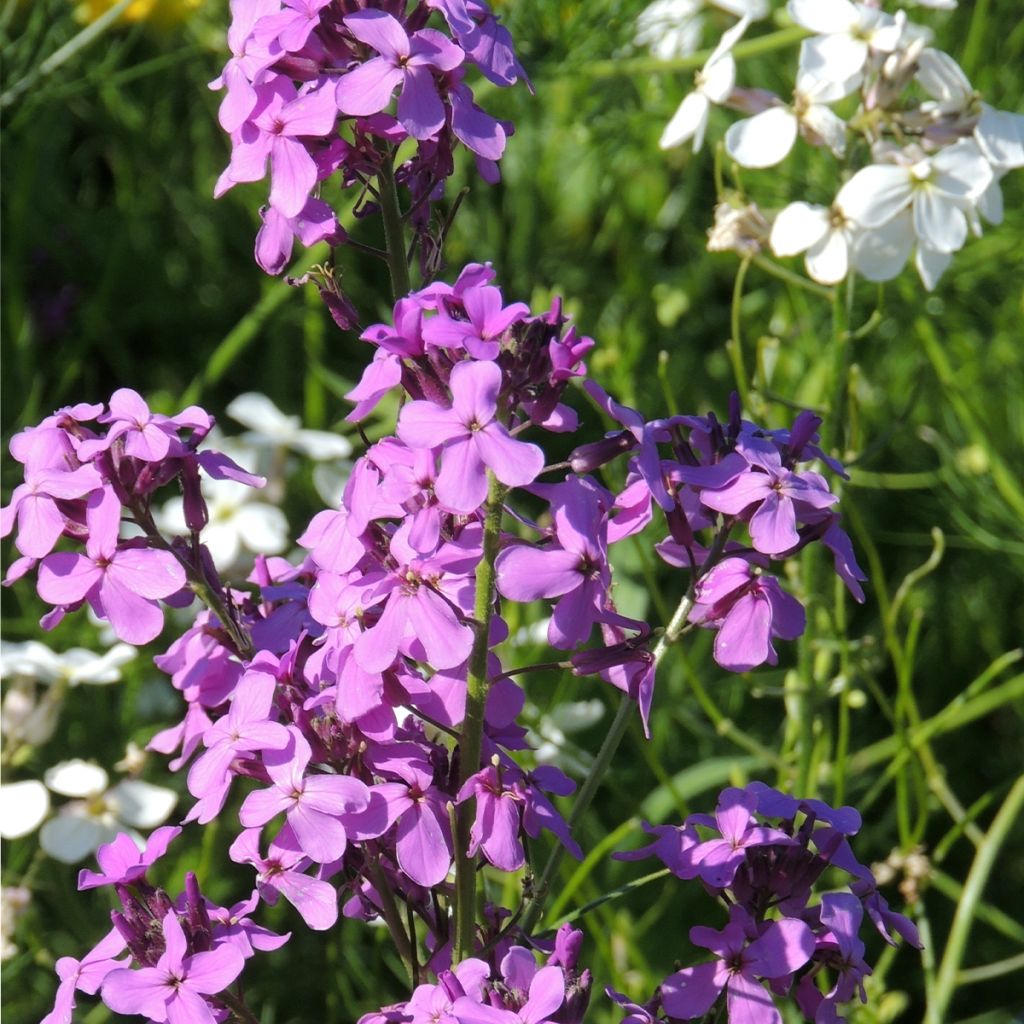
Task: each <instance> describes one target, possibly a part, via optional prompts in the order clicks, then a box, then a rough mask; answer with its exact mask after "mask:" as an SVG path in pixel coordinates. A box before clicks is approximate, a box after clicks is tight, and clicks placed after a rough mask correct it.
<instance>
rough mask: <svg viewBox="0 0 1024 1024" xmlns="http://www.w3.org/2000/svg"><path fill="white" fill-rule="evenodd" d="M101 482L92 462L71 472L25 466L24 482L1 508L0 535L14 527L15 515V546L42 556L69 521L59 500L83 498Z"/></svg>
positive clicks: (36, 556) (53, 543) (32, 556)
mask: <svg viewBox="0 0 1024 1024" xmlns="http://www.w3.org/2000/svg"><path fill="white" fill-rule="evenodd" d="M102 486H103V480H102V478H101V477H100V475H99V473H97V472H96V470H95V469H94V468H93V467H92V466H81V467H79V468H78V469H75V470H73V471H71V472H60V471H59V470H58V469H56V468H49V469H33V468H32V467H30V466H29V467H26V472H25V482H24V483H23V484H19V485H18V486H17V487H15V488H14V493H13V494H12V495H11V503H10V504H9V505H7V506H5V507H4V508H3V509H0V537H6V536H7V535H8V534H9V533H10V532H11V531H12V530H13V529H14V520H15V517H17V520H18V538H17V540H16V541H15V546H16V547H17V549H18V550H19V551H20V552H21V553H22V554H23V555H28V556H29V557H31V558H44V557H45V556H46V555H48V554H49V553H50V552H51V551H52V550H53V548H54V545H55V544H56V543H57V541H58V540H59V539H60V536H61V534H62V533H63V532H64V529H65V527H67V525H68V521H67V518H66V517H65V515H64V513H63V512H61V509H60V506H59V505H58V501H66V500H68V499H73V498H82V497H84V496H85V495H87V494H91V493H92V492H93V491H95V490H98V489H99V488H100V487H102Z"/></svg>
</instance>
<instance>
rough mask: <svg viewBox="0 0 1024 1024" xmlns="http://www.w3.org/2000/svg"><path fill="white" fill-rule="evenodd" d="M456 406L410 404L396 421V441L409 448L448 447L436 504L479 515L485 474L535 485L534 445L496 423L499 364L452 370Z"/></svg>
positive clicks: (511, 483) (537, 460) (537, 459)
mask: <svg viewBox="0 0 1024 1024" xmlns="http://www.w3.org/2000/svg"><path fill="white" fill-rule="evenodd" d="M451 389H452V407H451V408H450V409H444V408H442V407H441V406H439V405H435V404H434V403H433V402H427V401H416V402H409V403H407V404H406V405H405V406H404V407H403V409H402V412H401V415H400V416H399V418H398V436H399V437H400V438H401V439H402V440H403V441H404V442H405V443H406V444H407V445H408V446H409V447H410V448H433V447H435V446H437V445H439V444H441V443H442V442H444V443H445V446H444V450H443V452H442V454H441V471H440V473H438V476H437V487H436V493H437V498H438V501H440V503H441V504H442V505H443V506H444V507H445V508H446V509H447V510H448V511H449V512H457V513H460V514H463V515H465V514H468V513H470V512H475V511H476V510H477V509H478V508H479V507H480V506H481V505H482V504H483V503H484V501H485V499H486V498H487V473H486V470H487V469H488V468H490V469H491V470H492V471H493V472H494V475H495V476H496V477H497V478H498V479H499V480H500V481H501V482H502V483H503V484H505V485H506V486H508V487H524V486H525V485H526V484H530V483H533V481H534V480H535V479H536V478H537V476H538V474H539V473H540V471H541V470H542V469H543V468H544V453H543V452H542V451H541V450H540V448H538V447H537V446H536V445H535V444H527V443H525V442H524V441H516V440H514V439H513V438H512V437H510V436H509V432H508V428H507V427H506V426H505V425H504V424H503V423H502V422H501V421H500V420H499V419H498V418H497V416H498V395H499V393H500V392H501V370H500V369H499V368H498V365H497V364H496V363H490V362H482V363H478V362H463V363H458V364H457V365H456V366H455V367H454V368H453V369H452V375H451Z"/></svg>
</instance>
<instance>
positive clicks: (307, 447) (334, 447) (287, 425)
mask: <svg viewBox="0 0 1024 1024" xmlns="http://www.w3.org/2000/svg"><path fill="white" fill-rule="evenodd" d="M227 412H228V415H229V416H230V417H231V418H232V419H235V420H237V421H238V422H239V423H241V424H242V426H245V427H248V428H249V430H248V431H247V432H246V433H245V434H243V435H242V440H243V441H245V442H246V443H247V444H250V445H252V446H253V447H256V448H271V449H274V448H291V449H293V450H294V451H297V452H301V453H302V454H303V455H308V456H309V457H310V458H311V459H317V460H326V459H344V458H347V457H348V456H349V455H351V454H352V444H351V443H350V442H349V440H348V439H347V438H344V437H342V436H341V435H340V434H332V433H330V432H328V431H326V430H305V429H303V427H302V421H301V420H300V419H299V417H298V416H286V415H285V414H284V413H283V412H281V410H280V409H278V407H277V406H276V405H274V403H273V402H272V401H271V400H270V399H269V398H267V396H266V395H261V394H259V393H258V392H255V391H249V392H246V393H245V394H244V395H239V396H238V397H237V398H236V399H234V400H233V401H232V402H231V404H230V405H229V406H228V408H227Z"/></svg>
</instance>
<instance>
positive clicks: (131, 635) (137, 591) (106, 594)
mask: <svg viewBox="0 0 1024 1024" xmlns="http://www.w3.org/2000/svg"><path fill="white" fill-rule="evenodd" d="M120 516H121V504H120V502H119V501H118V500H117V498H116V497H115V495H114V493H113V491H97V492H96V493H95V494H94V495H93V496H92V498H90V500H89V504H88V510H87V513H86V517H87V521H88V524H89V540H88V542H87V544H86V549H85V550H86V553H85V554H84V555H77V554H74V553H72V552H69V551H60V552H57V553H56V554H52V555H47V557H46V558H45V559H44V560H43V563H42V565H40V567H39V584H38V588H39V596H40V597H41V598H42V599H43V600H44V601H49V602H50V604H54V605H73V604H77V603H78V602H79V601H82V600H87V601H88V602H89V603H90V604H91V605H92V607H93V610H94V611H95V612H96V614H97V615H99V616H101V617H104V618H107V619H109V620H110V624H111V626H112V627H113V629H114V632H115V633H116V634H117V635H118V637H119V638H120V639H122V640H124V641H125V642H126V643H129V644H136V645H138V644H147V643H149V641H150V640H153V639H155V638H156V636H157V635H158V634H159V632H160V630H161V629H162V628H163V624H164V616H163V612H162V611H161V610H160V606H159V605H158V604H157V603H156V602H157V599H158V598H161V597H170V596H171V595H172V594H175V593H177V592H178V591H179V590H181V589H182V587H184V586H185V570H184V569H182V567H181V565H180V564H179V563H178V560H177V559H176V558H175V557H174V555H172V554H171V553H170V552H169V551H154V550H152V549H150V548H142V547H118V544H117V531H118V525H119V523H120Z"/></svg>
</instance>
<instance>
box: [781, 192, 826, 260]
mask: <svg viewBox="0 0 1024 1024" xmlns="http://www.w3.org/2000/svg"><path fill="white" fill-rule="evenodd" d="M828 228H829V212H828V209H827V208H826V207H824V206H815V205H813V204H811V203H802V202H800V203H790V204H789V206H787V207H786V208H785V209H784V210H782V211H780V213H779V215H778V216H777V217H776V218H775V223H774V224H773V225H772V233H771V238H770V239H769V242H770V243H771V247H772V252H774V253H775V255H776V256H796V255H797V253H801V252H805V251H806V250H807V249H809V248H810V247H811V246H812V245H815V244H816V243H817V242H820V241H821V240H822V239H823V238H824V237H825V235H826V233H827V232H828Z"/></svg>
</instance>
